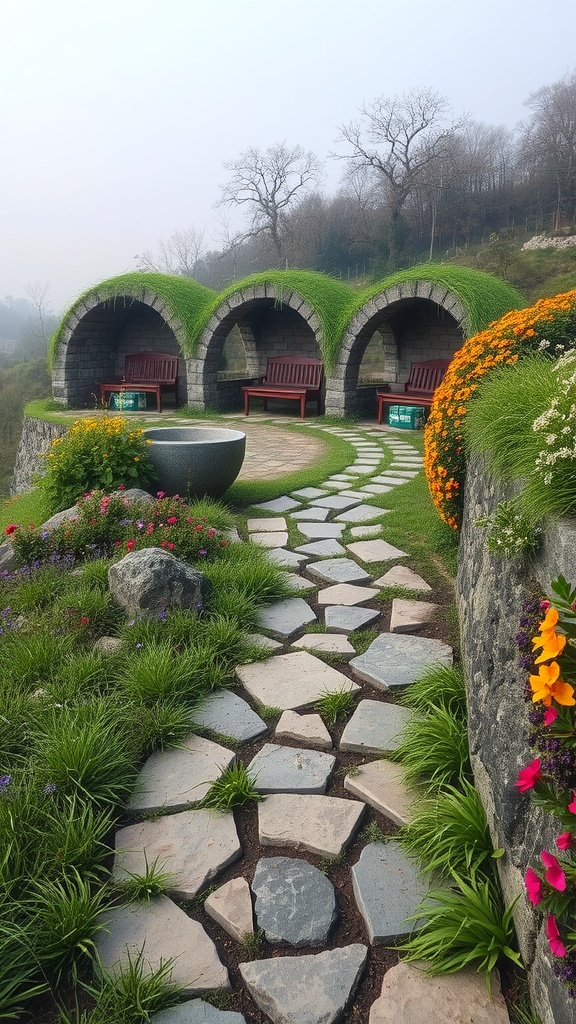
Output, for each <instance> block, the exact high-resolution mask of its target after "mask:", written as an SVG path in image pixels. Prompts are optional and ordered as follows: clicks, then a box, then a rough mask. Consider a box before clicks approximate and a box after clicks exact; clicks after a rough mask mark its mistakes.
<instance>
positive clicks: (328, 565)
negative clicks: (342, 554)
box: [306, 558, 372, 584]
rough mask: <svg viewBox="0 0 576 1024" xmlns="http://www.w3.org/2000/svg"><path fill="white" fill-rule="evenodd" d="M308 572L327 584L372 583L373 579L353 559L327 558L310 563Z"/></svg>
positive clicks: (307, 567)
mask: <svg viewBox="0 0 576 1024" xmlns="http://www.w3.org/2000/svg"><path fill="white" fill-rule="evenodd" d="M306 572H308V573H310V575H311V576H315V577H316V578H317V579H319V580H324V581H325V582H326V583H359V584H361V583H370V582H371V580H372V577H371V576H370V573H368V572H366V569H361V568H360V566H359V565H357V564H356V562H354V561H353V560H352V559H351V558H325V559H323V560H322V561H321V562H309V564H308V565H307V566H306Z"/></svg>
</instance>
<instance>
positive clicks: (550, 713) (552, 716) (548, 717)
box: [544, 708, 558, 725]
mask: <svg viewBox="0 0 576 1024" xmlns="http://www.w3.org/2000/svg"><path fill="white" fill-rule="evenodd" d="M557 718H558V708H546V711H545V712H544V725H552V724H553V722H555V721H556V719H557Z"/></svg>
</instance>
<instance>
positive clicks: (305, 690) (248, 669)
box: [235, 651, 360, 711]
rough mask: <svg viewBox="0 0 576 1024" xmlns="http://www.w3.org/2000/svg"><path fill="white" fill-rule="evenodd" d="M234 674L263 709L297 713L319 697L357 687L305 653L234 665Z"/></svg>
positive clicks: (333, 669)
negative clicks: (268, 708)
mask: <svg viewBox="0 0 576 1024" xmlns="http://www.w3.org/2000/svg"><path fill="white" fill-rule="evenodd" d="M235 671H236V675H237V677H238V679H239V680H240V682H241V683H242V685H243V686H244V688H245V689H246V690H247V692H248V693H249V694H250V696H251V697H253V698H254V699H255V700H257V701H259V703H260V704H263V705H264V706H265V707H272V708H280V710H281V711H297V710H298V708H305V707H307V706H308V705H310V704H314V703H315V701H317V700H318V698H319V697H321V696H322V694H324V693H326V692H327V691H328V692H329V693H334V692H335V691H337V690H342V689H344V690H350V691H351V692H355V691H356V690H359V689H360V687H359V686H358V684H357V683H353V682H352V680H351V679H348V678H347V677H346V676H345V675H344V674H343V673H342V672H338V671H337V669H335V668H332V667H331V666H330V665H325V664H324V662H323V661H320V659H319V658H315V657H314V655H313V654H309V653H308V651H295V652H294V653H293V654H280V655H277V656H274V657H272V658H267V659H266V661H259V662H253V663H252V664H251V665H238V667H237V668H236V670H235Z"/></svg>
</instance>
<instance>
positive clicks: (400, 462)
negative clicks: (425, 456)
mask: <svg viewBox="0 0 576 1024" xmlns="http://www.w3.org/2000/svg"><path fill="white" fill-rule="evenodd" d="M421 465H422V462H421V461H417V460H416V459H394V462H392V463H390V469H413V468H414V467H415V466H421Z"/></svg>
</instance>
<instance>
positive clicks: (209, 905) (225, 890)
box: [204, 878, 254, 942]
mask: <svg viewBox="0 0 576 1024" xmlns="http://www.w3.org/2000/svg"><path fill="white" fill-rule="evenodd" d="M204 910H205V911H206V913H207V914H208V917H211V918H212V920H213V921H216V924H219V925H220V927H221V928H223V929H224V931H225V932H227V933H228V935H231V936H232V938H233V939H235V940H236V942H240V940H241V939H242V937H243V936H244V935H253V934H254V922H253V920H252V899H251V896H250V886H249V885H248V882H247V881H246V879H245V878H231V879H230V881H229V882H226V883H225V884H224V885H221V886H220V888H219V889H216V891H215V892H212V893H210V895H209V896H208V898H207V899H206V900H205V901H204Z"/></svg>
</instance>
